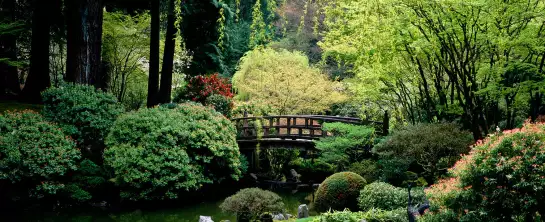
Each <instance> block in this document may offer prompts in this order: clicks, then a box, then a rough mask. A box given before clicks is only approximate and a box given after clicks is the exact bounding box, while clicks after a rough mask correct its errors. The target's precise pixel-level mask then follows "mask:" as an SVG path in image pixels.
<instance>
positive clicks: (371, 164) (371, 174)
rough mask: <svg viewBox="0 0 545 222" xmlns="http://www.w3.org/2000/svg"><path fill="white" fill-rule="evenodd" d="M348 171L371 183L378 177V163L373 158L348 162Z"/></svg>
mask: <svg viewBox="0 0 545 222" xmlns="http://www.w3.org/2000/svg"><path fill="white" fill-rule="evenodd" d="M348 171H350V172H354V173H356V174H358V175H360V176H361V177H363V179H365V181H367V183H372V182H374V181H376V180H378V179H380V168H379V165H378V163H377V162H376V161H374V160H362V161H360V162H355V163H352V164H350V167H349V168H348Z"/></svg>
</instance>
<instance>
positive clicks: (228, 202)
mask: <svg viewBox="0 0 545 222" xmlns="http://www.w3.org/2000/svg"><path fill="white" fill-rule="evenodd" d="M220 208H221V210H223V211H224V212H228V213H233V214H236V215H237V216H239V217H247V218H248V219H250V221H253V220H255V219H257V218H258V217H259V216H260V215H261V214H263V213H265V212H272V213H281V212H282V211H283V210H284V202H282V198H281V197H280V196H278V194H275V193H273V192H271V191H267V190H262V189H259V188H247V189H242V190H240V191H238V192H237V193H236V194H235V195H233V196H230V197H228V198H227V199H225V201H223V203H222V204H221V205H220Z"/></svg>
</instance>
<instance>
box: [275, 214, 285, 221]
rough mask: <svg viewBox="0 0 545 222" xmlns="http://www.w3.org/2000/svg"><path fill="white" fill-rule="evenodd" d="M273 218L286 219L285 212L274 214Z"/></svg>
mask: <svg viewBox="0 0 545 222" xmlns="http://www.w3.org/2000/svg"><path fill="white" fill-rule="evenodd" d="M273 220H286V218H285V217H284V215H283V214H275V215H273Z"/></svg>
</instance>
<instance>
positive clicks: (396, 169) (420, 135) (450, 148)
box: [374, 123, 473, 181]
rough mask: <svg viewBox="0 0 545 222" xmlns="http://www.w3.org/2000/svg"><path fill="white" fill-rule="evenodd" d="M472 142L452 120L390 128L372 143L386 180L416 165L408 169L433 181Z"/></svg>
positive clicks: (466, 133) (465, 150) (468, 134)
mask: <svg viewBox="0 0 545 222" xmlns="http://www.w3.org/2000/svg"><path fill="white" fill-rule="evenodd" d="M472 142H473V139H472V137H471V134H470V133H469V132H466V131H462V130H460V129H459V127H458V126H457V125H456V124H452V123H434V124H417V125H409V126H406V127H404V128H402V129H400V130H397V131H395V132H393V133H392V135H390V136H389V137H388V138H386V139H385V140H384V141H382V142H381V143H379V144H378V145H377V146H375V147H374V152H375V153H378V154H379V155H380V158H381V163H382V165H383V166H384V167H383V171H384V173H385V177H386V178H385V179H386V180H388V179H389V178H396V177H398V178H400V177H402V175H400V174H401V173H404V172H405V171H407V170H411V169H410V167H411V165H416V166H418V167H416V169H415V170H411V171H413V172H416V173H422V175H424V177H425V178H426V179H428V180H429V181H433V180H435V179H437V178H439V177H440V176H441V175H443V174H445V173H446V169H448V168H449V167H451V166H452V165H453V164H454V163H455V162H456V161H457V160H458V159H459V158H460V154H464V153H467V152H468V151H469V146H470V144H471V143H472Z"/></svg>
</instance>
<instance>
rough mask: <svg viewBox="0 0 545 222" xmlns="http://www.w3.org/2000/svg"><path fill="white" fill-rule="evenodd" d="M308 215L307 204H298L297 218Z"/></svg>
mask: <svg viewBox="0 0 545 222" xmlns="http://www.w3.org/2000/svg"><path fill="white" fill-rule="evenodd" d="M307 217H308V206H307V205H306V204H301V205H299V208H297V218H299V219H301V218H307Z"/></svg>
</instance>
